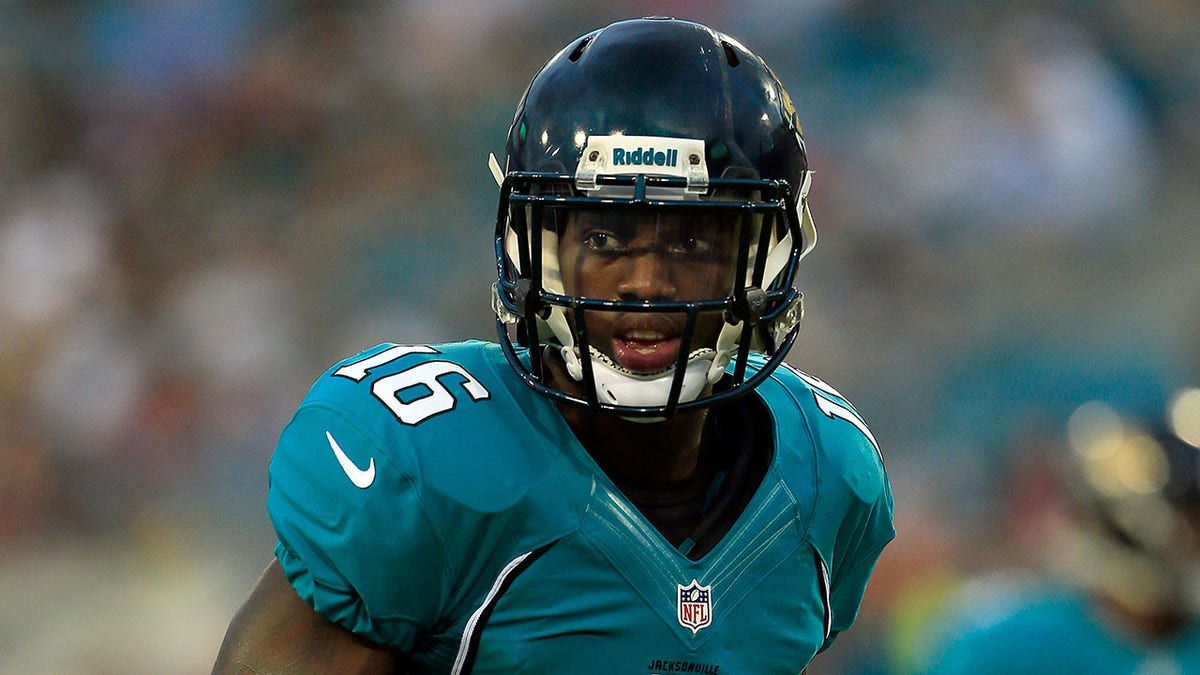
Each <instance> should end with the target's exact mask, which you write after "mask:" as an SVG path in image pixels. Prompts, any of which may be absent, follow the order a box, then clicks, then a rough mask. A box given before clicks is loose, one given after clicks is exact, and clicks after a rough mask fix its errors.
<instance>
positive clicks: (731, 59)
mask: <svg viewBox="0 0 1200 675" xmlns="http://www.w3.org/2000/svg"><path fill="white" fill-rule="evenodd" d="M721 46H722V47H724V48H725V61H726V62H727V63H729V67H730V68H737V67H738V64H739V63H741V61H739V60H738V55H737V52H735V51H733V45H731V44H729V43H728V42H724V41H722V42H721ZM572 60H573V59H572Z"/></svg>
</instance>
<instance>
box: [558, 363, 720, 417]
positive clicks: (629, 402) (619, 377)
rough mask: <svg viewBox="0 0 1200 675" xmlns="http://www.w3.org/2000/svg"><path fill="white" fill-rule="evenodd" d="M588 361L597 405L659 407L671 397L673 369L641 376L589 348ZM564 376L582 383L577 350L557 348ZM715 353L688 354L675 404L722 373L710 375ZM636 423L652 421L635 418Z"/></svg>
mask: <svg viewBox="0 0 1200 675" xmlns="http://www.w3.org/2000/svg"><path fill="white" fill-rule="evenodd" d="M588 353H589V354H590V355H591V359H592V380H593V381H594V383H595V385H596V396H597V398H599V399H600V402H601V403H606V404H609V405H620V406H631V407H635V408H650V407H662V406H665V405H667V399H668V398H670V396H671V385H672V384H674V382H675V367H674V366H671V367H669V368H666V369H663V370H660V371H658V372H656V373H648V374H641V373H635V372H633V371H631V370H628V369H626V368H623V367H621V366H620V365H619V364H617V363H614V362H613V360H612V359H610V358H609V357H608V356H606V355H604V354H603V353H601V352H599V351H597V350H596V349H595V348H589V349H588ZM559 354H561V355H562V359H563V363H565V364H566V367H567V373H568V374H569V375H570V376H571V377H572V378H573V379H574V380H575V381H576V382H582V381H583V364H582V363H581V361H580V357H579V350H578V349H576V348H574V347H560V348H559ZM716 356H717V352H715V351H714V350H712V349H707V348H705V349H697V350H695V351H693V352H692V353H691V354H689V355H688V363H687V367H686V368H685V369H684V374H683V386H682V387H681V388H680V390H679V402H680V403H687V402H688V401H694V400H696V398H697V397H699V396H700V393H701V392H703V391H704V388H705V387H707V386H708V385H710V384H714V383H715V382H716V381H717V379H720V377H721V373H722V372H724V371H723V370H722V371H720V372H718V373H717V375H716V377H715V378H714V377H713V376H712V372H713V369H712V366H713V365H714V361H715V359H716ZM638 421H653V420H646V419H644V418H638Z"/></svg>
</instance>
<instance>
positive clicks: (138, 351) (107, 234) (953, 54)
mask: <svg viewBox="0 0 1200 675" xmlns="http://www.w3.org/2000/svg"><path fill="white" fill-rule="evenodd" d="M591 4H592V3H586V4H585V3H578V4H576V3H559V2H553V1H552V0H494V1H489V2H473V1H470V0H439V1H433V0H429V1H409V2H401V1H396V2H389V3H383V2H379V3H366V2H347V3H318V2H304V1H301V0H254V1H247V0H164V1H161V2H132V3H129V2H110V1H105V0H93V1H91V2H84V1H81V0H75V1H72V0H56V1H54V2H47V3H18V2H0V357H2V358H0V672H22V673H36V672H47V673H49V672H79V673H110V672H111V673H117V672H120V673H137V672H147V673H150V672H180V673H193V672H194V673H199V672H207V669H208V667H209V665H210V664H211V659H212V658H213V656H214V655H215V650H216V648H217V646H218V644H219V641H220V637H221V635H222V634H223V632H224V629H225V626H226V624H227V622H228V620H229V618H230V616H231V614H232V612H233V610H234V609H235V608H236V606H237V605H238V604H239V603H240V601H241V600H242V597H243V595H244V593H245V592H246V591H247V590H248V588H249V586H250V584H251V583H252V582H253V579H254V576H255V575H256V574H257V572H258V571H259V570H260V569H261V567H262V565H263V564H265V562H266V560H267V559H268V556H269V555H270V551H271V546H272V544H273V537H272V535H271V532H270V527H269V524H268V522H267V519H266V513H265V507H264V500H265V494H266V487H267V486H266V462H267V460H268V458H269V455H270V452H271V450H272V448H273V445H274V440H275V438H276V436H277V434H278V432H279V429H280V428H281V427H282V425H283V424H284V423H285V422H286V420H287V417H288V415H289V414H290V413H291V411H292V409H293V407H294V406H295V405H296V403H297V402H298V401H299V399H300V398H301V396H302V395H303V392H304V390H305V389H306V387H307V385H308V384H309V383H310V382H311V381H312V380H313V379H314V378H315V377H316V376H317V375H318V374H319V373H320V372H321V371H322V370H323V369H324V368H325V367H326V366H327V365H328V364H330V363H332V362H333V361H335V360H337V359H339V358H341V357H343V356H346V355H349V354H351V353H354V352H356V351H358V350H359V349H361V348H364V347H367V346H370V345H372V344H375V343H377V342H381V341H396V342H424V341H442V340H452V339H458V338H462V337H480V338H490V337H492V336H493V335H494V328H493V326H492V315H491V312H490V309H489V295H488V289H489V284H490V282H491V279H492V275H493V273H494V269H495V268H494V262H493V259H492V241H491V238H492V220H493V218H494V213H495V185H494V183H493V182H492V179H491V177H490V175H489V173H488V171H487V169H486V167H485V160H486V157H487V153H488V152H489V151H500V150H501V149H502V142H503V138H504V135H505V133H506V131H507V125H508V122H509V121H510V119H511V115H512V110H513V107H514V105H515V104H516V101H517V100H518V98H519V95H520V93H521V91H522V89H523V88H524V86H525V84H526V83H527V82H528V79H529V77H530V76H531V75H532V74H533V73H534V72H535V71H536V69H537V68H538V67H539V66H540V65H541V63H542V62H543V61H545V60H546V58H548V57H549V56H550V55H551V54H552V53H553V51H554V50H556V49H557V48H558V47H559V46H560V45H562V44H564V43H565V42H566V41H567V40H569V39H570V38H572V37H574V36H576V35H579V34H581V33H583V32H585V31H586V30H589V29H591V28H594V27H598V26H600V25H603V24H604V23H607V22H609V21H611V20H615V19H617V18H624V17H628V16H639V15H649V14H670V15H674V16H679V17H681V18H693V19H696V20H701V21H704V22H707V23H709V24H710V25H713V26H714V27H717V28H719V29H721V30H724V31H725V32H728V33H730V34H731V35H733V36H735V37H738V38H739V39H741V40H742V41H744V42H745V43H746V44H747V45H748V46H750V47H751V49H753V50H755V51H756V52H758V53H759V54H761V55H763V56H764V57H765V58H766V59H767V61H768V62H769V63H770V64H772V66H773V67H774V68H775V70H776V71H777V72H778V73H779V75H780V77H781V79H782V80H783V81H784V83H785V84H786V85H787V86H788V88H789V91H790V93H791V95H792V98H793V99H794V100H795V101H796V103H797V107H798V109H799V111H800V114H801V120H802V122H803V124H804V128H805V132H806V140H807V142H808V147H809V150H810V153H811V157H810V161H811V164H812V166H813V168H814V169H815V180H814V188H813V197H812V203H813V212H814V214H815V216H816V219H817V225H818V229H819V232H820V245H819V246H818V247H817V249H816V252H815V254H814V255H813V256H811V257H810V258H808V259H807V261H806V266H805V267H804V268H802V273H801V283H802V288H803V289H804V290H805V293H806V300H807V305H808V316H807V318H806V319H805V324H804V328H803V330H802V332H801V337H800V340H799V342H798V346H797V348H796V349H795V350H794V351H793V353H792V355H791V357H790V359H789V360H790V361H791V362H792V363H794V364H796V365H797V366H799V367H801V368H803V369H805V370H808V371H809V372H812V373H814V374H816V375H819V376H820V377H822V378H824V379H826V380H828V381H830V382H832V383H833V384H835V386H837V387H838V388H839V389H840V390H841V391H843V392H844V393H846V394H847V395H848V397H849V398H850V399H851V400H853V401H855V403H856V404H857V405H858V407H859V409H860V411H861V412H862V413H863V414H864V416H865V417H866V418H867V420H868V421H869V422H870V423H871V425H872V427H873V430H874V432H875V435H876V437H877V438H879V439H880V441H881V443H882V445H883V446H884V448H885V455H886V457H887V461H888V467H889V471H890V473H891V476H892V480H893V483H894V486H895V491H896V505H897V518H898V529H899V538H898V539H897V541H896V543H895V544H894V545H893V547H892V548H891V549H889V550H888V551H887V552H886V553H885V555H884V558H883V560H882V562H881V565H880V570H879V572H878V574H877V576H876V579H875V580H874V581H873V582H872V587H871V589H870V591H869V592H868V598H867V605H866V606H865V607H864V613H863V617H862V622H861V624H860V625H859V626H858V627H857V628H856V629H855V630H853V631H851V632H850V633H849V634H847V635H846V636H843V638H842V639H841V640H840V641H839V643H838V646H837V647H835V648H834V650H832V651H831V652H830V654H829V655H828V656H827V657H822V658H823V659H824V661H821V660H819V661H818V663H817V665H816V666H815V667H814V670H815V671H817V672H862V673H867V672H887V670H888V669H889V668H892V667H896V668H901V667H902V666H903V663H904V661H905V658H906V654H907V653H908V651H910V650H911V649H913V648H914V647H913V645H912V641H913V640H912V635H911V634H912V633H913V632H914V631H915V630H916V629H915V628H914V626H918V625H919V624H920V617H921V615H922V613H923V612H925V611H926V610H928V608H929V607H931V606H933V605H934V604H935V603H936V599H937V597H938V595H939V594H940V593H942V592H944V590H945V589H946V588H949V587H951V586H953V584H955V583H956V582H957V580H959V579H961V578H963V577H965V576H966V575H969V574H971V573H972V572H974V571H977V570H980V569H984V568H987V567H992V566H997V565H1005V564H1017V563H1019V562H1020V558H1021V556H1022V552H1023V551H1024V550H1025V549H1026V548H1027V547H1028V546H1031V545H1036V543H1037V541H1036V527H1026V526H1025V525H1026V524H1028V523H1029V522H1030V520H1029V519H1030V518H1031V517H1032V516H1031V512H1034V511H1036V508H1037V505H1038V504H1039V503H1040V502H1039V499H1041V498H1042V497H1041V496H1040V494H1039V492H1038V490H1039V483H1038V481H1037V480H1036V478H1037V476H1038V475H1039V469H1038V467H1039V466H1040V462H1042V461H1043V460H1044V456H1045V455H1047V454H1052V453H1053V452H1054V448H1056V447H1057V446H1059V445H1060V444H1061V443H1060V440H1061V439H1060V438H1059V436H1060V434H1061V430H1062V425H1063V424H1064V422H1065V420H1066V417H1067V416H1068V414H1069V413H1070V411H1071V410H1072V409H1073V408H1074V407H1075V406H1077V405H1079V404H1080V403H1082V402H1084V401H1085V400H1088V399H1090V398H1105V399H1107V400H1109V401H1111V402H1113V403H1114V404H1115V405H1120V406H1125V407H1128V408H1131V409H1133V410H1141V411H1144V410H1149V409H1152V408H1153V407H1155V406H1159V405H1161V404H1162V402H1163V397H1164V396H1166V395H1167V394H1168V393H1169V391H1170V390H1171V389H1172V388H1174V387H1176V386H1179V385H1183V384H1187V383H1195V382H1196V381H1197V380H1198V379H1200V347H1198V345H1200V228H1198V227H1197V225H1200V182H1198V180H1197V176H1200V5H1197V4H1196V3H1194V2H1185V1H1181V0H1150V1H1147V2H1134V1H1133V0H1108V1H1106V2H1100V3H1091V2H1080V1H1072V0H1059V1H1053V0H1025V1H1022V2H979V3H957V2H947V1H943V0H924V1H922V2H911V3H910V2H888V1H882V2H870V1H856V0H823V1H821V2H787V1H785V0H775V1H761V2H749V3H742V2H736V3H735V2H729V3H722V2H712V1H710V2H682V1H675V2H658V3H652V2H635V1H632V0H611V1H610V2H606V3H602V5H603V6H602V7H601V3H597V6H596V7H594V8H593V7H591V6H590V5H591ZM164 664H167V665H166V666H164ZM897 664H899V665H897ZM164 668H165V670H164ZM822 668H824V669H825V670H820V669H822Z"/></svg>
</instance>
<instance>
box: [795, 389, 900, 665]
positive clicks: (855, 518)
mask: <svg viewBox="0 0 1200 675" xmlns="http://www.w3.org/2000/svg"><path fill="white" fill-rule="evenodd" d="M781 370H782V371H783V372H782V373H781V374H780V377H781V378H782V379H783V381H784V382H786V383H787V384H788V385H789V391H790V393H791V395H792V396H793V397H794V400H796V401H797V403H798V405H799V408H800V409H802V410H803V411H804V413H803V414H804V418H805V422H804V423H803V426H804V427H805V428H806V430H807V431H806V434H807V438H808V439H809V440H810V441H811V444H812V446H811V447H812V451H813V457H814V460H815V466H816V481H817V495H818V496H817V499H816V505H815V512H814V516H813V520H812V522H811V527H810V532H809V536H810V537H811V540H812V542H813V545H814V547H815V548H816V549H817V551H818V552H819V554H820V555H821V558H822V561H823V563H824V564H825V565H827V566H828V568H827V573H828V575H829V579H828V581H829V611H830V624H829V628H830V632H829V637H828V638H827V639H826V640H825V642H824V644H823V645H822V646H821V649H822V650H824V649H826V648H828V647H829V645H831V644H832V643H833V641H834V640H835V639H836V638H837V635H838V634H839V633H840V632H842V631H844V630H846V629H848V628H849V627H850V626H851V625H852V624H853V623H854V621H855V619H857V618H858V612H859V607H860V606H861V604H862V600H863V596H864V594H865V593H866V588H867V582H868V580H869V579H870V577H871V574H872V572H873V571H874V570H875V563H876V562H877V561H878V559H879V556H880V554H881V553H882V552H883V549H884V547H885V546H886V545H887V544H888V542H890V541H891V540H892V539H894V538H895V536H896V530H895V526H894V518H893V508H894V505H893V500H892V488H891V484H890V483H889V481H888V477H887V472H886V470H885V468H884V463H883V454H882V453H881V451H880V449H879V445H878V442H877V441H876V439H875V437H874V435H873V434H872V433H871V431H870V429H868V428H867V424H866V422H865V421H864V420H863V418H862V416H861V415H860V414H859V412H858V411H857V410H856V409H855V408H854V407H853V406H852V405H851V404H850V402H849V401H847V400H846V399H845V398H844V397H843V396H842V395H841V394H840V393H839V392H838V391H837V390H836V389H834V388H833V387H831V386H830V385H829V384H828V383H826V382H824V381H823V380H821V379H819V378H816V377H813V376H812V375H809V374H807V373H804V372H801V371H797V370H794V369H792V368H788V367H785V368H782V369H781ZM793 376H794V379H793Z"/></svg>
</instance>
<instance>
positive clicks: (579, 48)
mask: <svg viewBox="0 0 1200 675" xmlns="http://www.w3.org/2000/svg"><path fill="white" fill-rule="evenodd" d="M591 43H592V36H591V35H589V36H587V37H585V38H583V39H582V40H580V41H579V44H577V45H575V49H572V50H571V53H570V54H569V55H567V60H569V61H572V62H575V61H578V60H579V57H581V56H583V50H585V49H587V46H588V45H589V44H591Z"/></svg>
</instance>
